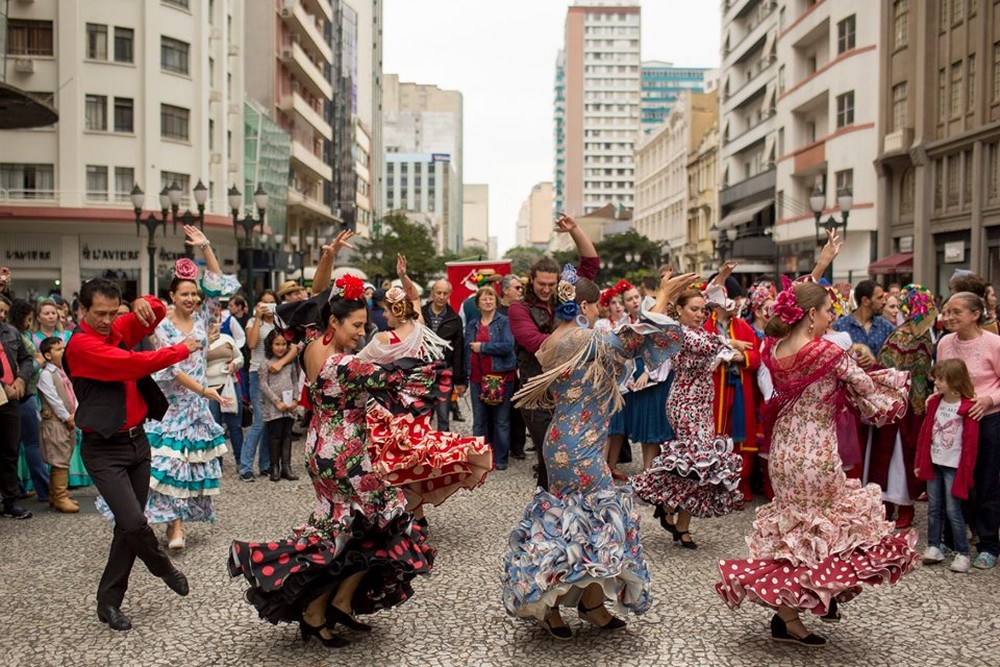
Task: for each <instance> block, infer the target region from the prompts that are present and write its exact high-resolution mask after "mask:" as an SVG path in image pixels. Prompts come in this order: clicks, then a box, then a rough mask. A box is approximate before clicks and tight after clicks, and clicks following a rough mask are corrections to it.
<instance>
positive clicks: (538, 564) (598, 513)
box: [501, 265, 693, 639]
mask: <svg viewBox="0 0 1000 667" xmlns="http://www.w3.org/2000/svg"><path fill="white" fill-rule="evenodd" d="M692 277H693V276H692V275H690V274H689V275H684V276H678V277H677V278H674V279H672V280H667V279H664V281H663V290H662V291H661V294H660V297H659V299H658V300H657V302H656V305H655V306H654V307H653V309H652V310H651V311H650V312H647V313H645V314H644V316H643V318H642V321H640V322H638V323H635V324H626V325H624V326H622V327H620V328H618V329H617V331H615V332H603V331H595V330H594V329H593V328H592V324H593V323H594V321H595V320H596V319H597V317H598V312H597V311H598V305H597V301H598V299H599V298H600V290H599V289H598V288H597V285H595V284H594V283H593V282H592V281H590V280H588V279H586V278H578V277H577V275H576V272H575V271H574V270H573V267H572V266H569V265H567V267H566V268H565V269H564V270H563V273H562V280H561V281H560V282H559V284H558V287H557V295H558V306H557V308H556V310H555V317H556V319H557V322H559V324H558V326H557V327H556V329H555V330H554V331H553V332H552V334H551V335H550V336H549V337H548V338H547V339H546V341H545V342H544V343H543V344H542V345H541V347H540V348H539V349H538V352H537V356H538V361H539V363H540V364H541V367H542V368H543V369H544V372H543V373H542V374H541V375H539V376H537V377H535V378H534V379H533V380H532V381H530V382H529V383H527V384H526V385H525V386H524V388H523V389H522V390H521V391H519V392H518V393H517V394H516V395H515V400H516V401H519V402H520V405H521V406H522V407H524V406H527V407H530V408H536V407H541V408H552V409H553V410H554V413H553V418H552V423H551V425H550V426H549V429H548V431H547V432H546V437H545V444H544V452H543V454H544V457H545V459H544V460H545V466H546V469H547V470H548V482H549V490H548V491H545V490H543V489H542V488H539V489H538V490H537V491H536V492H535V497H534V498H533V499H532V501H531V503H530V504H529V505H528V507H527V509H526V510H525V512H524V516H523V518H522V519H521V521H520V522H519V523H518V525H517V526H516V527H515V528H514V530H513V532H512V533H511V535H510V538H509V544H510V549H509V550H508V552H507V554H506V555H505V556H504V569H503V574H502V575H501V581H502V583H503V602H504V607H505V608H506V609H507V613H508V614H510V615H511V616H517V617H521V618H526V619H535V620H536V621H537V622H538V624H539V625H540V626H541V627H543V628H544V629H546V630H547V631H548V632H549V633H550V634H551V635H552V636H554V637H556V638H558V639H570V638H571V637H572V636H573V633H572V631H571V630H570V628H569V627H567V626H566V624H565V622H564V621H563V619H562V616H561V615H560V611H559V608H560V606H571V605H576V608H577V611H578V613H579V614H580V617H581V618H583V619H585V620H587V621H589V622H590V623H592V624H593V625H595V626H596V627H598V628H601V629H604V630H616V629H620V628H623V627H625V625H626V623H625V621H624V620H622V619H621V618H618V617H616V616H613V615H612V614H611V613H610V612H609V611H608V609H607V608H606V607H605V601H606V600H610V601H611V603H612V604H613V606H614V609H615V611H617V612H618V613H619V614H622V613H624V612H625V611H626V610H630V611H632V612H633V613H636V614H641V613H643V612H644V611H646V610H647V609H648V608H649V604H650V594H649V573H648V571H647V569H646V561H645V559H644V558H643V554H642V547H641V545H640V544H639V517H638V515H637V513H636V512H635V510H634V509H633V506H632V494H631V490H630V489H629V488H628V487H627V486H622V487H619V486H616V485H615V484H614V482H613V480H612V478H611V474H610V470H609V468H608V464H607V461H606V459H605V456H604V444H605V439H606V437H607V429H608V418H609V417H610V415H611V414H612V413H613V412H614V411H615V410H616V409H618V408H620V406H621V404H622V398H621V395H620V394H619V392H618V383H619V381H620V377H621V375H622V373H623V371H624V369H625V368H626V365H627V362H628V361H629V360H631V359H633V358H638V357H642V358H644V359H645V360H646V363H647V364H648V365H649V366H651V367H655V366H659V365H660V364H661V363H662V362H663V361H664V360H666V359H667V358H669V357H670V356H671V355H673V354H675V353H676V352H677V351H678V350H679V349H680V342H681V338H682V332H681V329H680V327H679V326H678V325H677V324H676V323H675V322H674V321H673V320H671V319H670V318H668V317H666V316H665V315H664V313H665V312H666V310H667V304H668V301H669V299H670V298H671V297H672V296H675V295H676V294H677V293H678V292H679V291H680V290H682V289H683V287H684V285H685V284H687V283H689V282H690V281H691V279H692Z"/></svg>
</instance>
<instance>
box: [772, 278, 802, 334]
mask: <svg viewBox="0 0 1000 667" xmlns="http://www.w3.org/2000/svg"><path fill="white" fill-rule="evenodd" d="M782 282H784V281H782ZM774 314H775V315H777V316H778V317H779V318H780V319H781V321H782V322H784V323H785V324H787V325H789V326H791V325H793V324H795V323H796V322H798V321H799V320H801V319H802V318H803V317H804V316H805V313H804V312H802V309H801V308H799V306H798V303H796V299H795V288H794V286H792V285H789V286H788V287H787V288H785V289H783V290H782V291H781V294H779V295H778V298H777V299H776V300H775V304H774Z"/></svg>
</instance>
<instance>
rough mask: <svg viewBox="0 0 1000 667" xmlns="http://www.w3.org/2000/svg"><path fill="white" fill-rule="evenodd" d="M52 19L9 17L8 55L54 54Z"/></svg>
mask: <svg viewBox="0 0 1000 667" xmlns="http://www.w3.org/2000/svg"><path fill="white" fill-rule="evenodd" d="M52 47H53V41H52V21H24V20H21V19H7V55H9V56H51V55H53V50H52Z"/></svg>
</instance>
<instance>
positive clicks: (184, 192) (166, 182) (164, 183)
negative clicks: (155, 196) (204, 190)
mask: <svg viewBox="0 0 1000 667" xmlns="http://www.w3.org/2000/svg"><path fill="white" fill-rule="evenodd" d="M174 183H176V184H177V187H179V188H180V189H181V206H189V205H190V202H189V201H188V193H189V192H190V191H191V177H190V176H188V175H187V174H182V173H180V172H176V171H161V172H160V189H161V190H162V189H163V188H169V187H171V186H172V185H173V184H174Z"/></svg>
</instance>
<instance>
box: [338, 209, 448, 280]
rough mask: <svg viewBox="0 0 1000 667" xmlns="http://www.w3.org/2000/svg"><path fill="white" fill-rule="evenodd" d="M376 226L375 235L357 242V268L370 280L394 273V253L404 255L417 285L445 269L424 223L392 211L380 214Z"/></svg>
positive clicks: (389, 276) (387, 276) (386, 276)
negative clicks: (382, 216) (380, 217)
mask: <svg viewBox="0 0 1000 667" xmlns="http://www.w3.org/2000/svg"><path fill="white" fill-rule="evenodd" d="M378 229H379V234H378V238H370V239H361V240H360V241H358V243H357V246H358V253H357V261H358V264H359V267H358V268H360V269H361V270H362V271H364V272H365V273H367V274H368V277H369V278H371V279H372V280H373V281H374V280H383V279H385V278H395V277H396V254H397V253H402V254H404V255H406V260H407V263H408V270H409V274H410V276H411V277H412V278H413V280H414V282H416V283H418V284H420V285H423V284H426V282H427V281H428V280H429V279H430V278H432V277H433V276H436V275H440V274H442V273H443V272H444V258H443V257H440V256H438V254H437V252H436V251H435V249H434V241H433V239H432V238H431V235H430V232H429V231H428V230H427V228H426V227H424V226H423V225H420V224H416V223H413V222H410V220H409V219H407V217H406V216H405V215H402V214H400V213H393V214H390V215H387V216H385V217H384V218H382V220H381V221H380V224H379V227H378Z"/></svg>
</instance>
